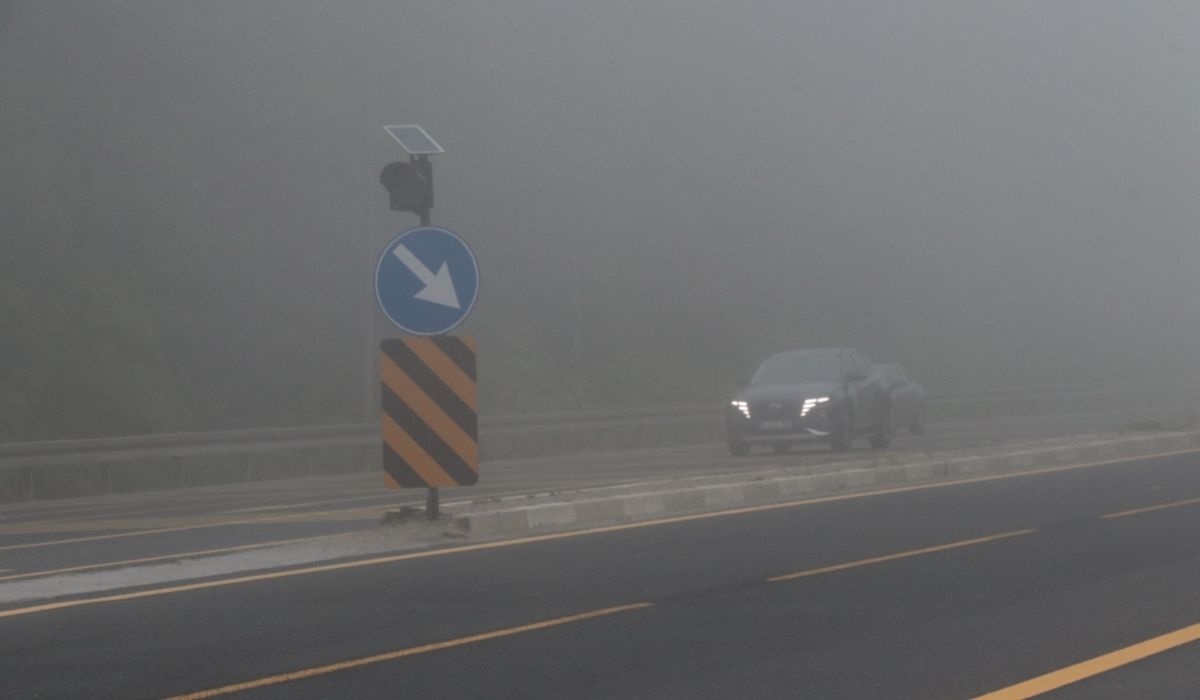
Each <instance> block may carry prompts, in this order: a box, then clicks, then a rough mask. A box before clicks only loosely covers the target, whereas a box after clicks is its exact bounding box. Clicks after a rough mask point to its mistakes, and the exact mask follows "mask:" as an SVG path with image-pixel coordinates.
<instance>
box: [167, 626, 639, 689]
mask: <svg viewBox="0 0 1200 700" xmlns="http://www.w3.org/2000/svg"><path fill="white" fill-rule="evenodd" d="M649 607H653V604H652V603H631V604H629V605H618V606H616V607H612V608H603V609H601V610H592V611H590V612H585V613H579V614H577V615H568V616H566V617H556V618H554V619H552V620H542V621H540V622H534V623H531V624H528V625H520V626H517V627H508V628H505V629H499V630H493V631H491V632H484V633H482V634H474V635H471V636H469V637H459V638H458V639H449V640H446V641H444V642H434V643H433V644H423V645H421V646H416V647H409V648H407V649H399V650H397V651H392V652H388V653H386V654H376V655H374V656H366V657H363V658H361V659H353V660H350V661H340V662H338V663H333V664H327V665H324V666H315V667H313V668H306V669H303V670H300V671H293V672H291V673H281V674H279V675H277V676H268V677H266V678H259V679H258V680H253V681H246V682H244V683H233V684H231V685H225V686H221V687H220V688H212V689H210V690H202V691H200V692H198V693H188V694H187V695H176V696H174V697H172V698H170V699H169V700H204V699H205V698H215V697H219V696H221V695H229V694H231V693H240V692H243V691H246V690H254V689H256V688H262V687H265V686H269V685H279V684H280V683H290V682H292V681H298V680H303V679H305V678H312V677H314V676H323V675H326V674H329V673H336V672H338V671H345V670H348V669H352V668H358V667H360V666H369V665H371V664H378V663H383V662H386V661H395V660H396V659H403V658H405V657H407V656H416V655H418V654H428V653H429V652H431V651H441V650H442V649H452V648H454V647H461V646H466V645H468V644H478V643H479V642H486V641H488V640H492V639H500V638H502V637H511V636H514V635H518V634H525V633H527V632H536V631H538V630H544V629H548V628H550V627H558V626H561V625H568V624H571V623H573V622H584V621H586V620H594V619H596V618H598V617H607V616H609V615H616V614H618V613H623V612H629V611H631V610H644V609H645V608H649Z"/></svg>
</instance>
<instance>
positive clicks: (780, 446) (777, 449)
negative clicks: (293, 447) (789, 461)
mask: <svg viewBox="0 0 1200 700" xmlns="http://www.w3.org/2000/svg"><path fill="white" fill-rule="evenodd" d="M791 449H792V446H791V445H789V444H787V443H786V442H777V443H775V444H773V445H771V451H772V452H774V453H775V454H777V455H785V454H787V453H788V452H789V451H791Z"/></svg>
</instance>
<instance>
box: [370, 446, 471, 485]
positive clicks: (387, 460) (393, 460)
mask: <svg viewBox="0 0 1200 700" xmlns="http://www.w3.org/2000/svg"><path fill="white" fill-rule="evenodd" d="M429 471H430V472H431V474H430V477H429V478H432V479H440V478H441V474H442V472H441V471H438V470H436V469H434V470H429ZM383 473H384V474H385V475H387V476H390V477H392V481H393V483H395V484H396V488H397V489H415V488H423V487H425V486H454V484H441V483H430V482H429V479H427V478H426V477H424V476H421V474H420V473H419V472H418V471H417V470H416V469H414V468H413V466H412V465H411V464H409V463H408V460H406V459H404V458H403V457H401V456H400V454H399V453H398V452H396V450H394V449H392V446H391V445H389V444H387V443H386V442H385V443H383Z"/></svg>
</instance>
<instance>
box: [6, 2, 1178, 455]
mask: <svg viewBox="0 0 1200 700" xmlns="http://www.w3.org/2000/svg"><path fill="white" fill-rule="evenodd" d="M1197 26H1200V6H1197V5H1196V4H1195V3H1192V2H1176V3H1169V2H1157V3H1144V2H1107V1H1105V2H1101V1H1099V0H1096V1H1091V2H1058V3H1046V2H1005V3H983V2H978V3H967V2H958V1H949V0H947V1H945V2H932V1H930V2H924V1H922V2H916V1H910V2H904V3H889V2H874V3H866V2H862V3H858V2H843V1H837V2H824V3H812V2H804V3H796V2H785V1H783V0H779V1H777V2H766V1H763V2H744V3H716V2H696V1H686V2H685V1H684V0H669V1H665V2H658V3H653V4H648V3H643V2H632V1H613V2H605V3H583V2H577V3H563V2H550V1H549V0H544V1H536V0H487V1H486V2H485V1H483V0H472V1H467V0H461V1H443V2H437V3H405V2H400V3H394V2H383V1H382V0H371V1H369V2H358V1H347V2H339V3H327V2H316V1H315V0H272V1H265V0H238V1H236V2H235V1H232V0H230V1H225V2H203V3H200V2H179V1H174V0H148V1H144V2H108V3H89V2H83V1H82V0H72V1H69V2H68V1H59V2H52V3H47V2H33V1H32V0H29V1H15V2H2V1H0V148H2V152H3V153H4V154H5V157H4V158H3V159H0V212H2V214H0V216H2V217H3V218H0V221H2V222H3V230H2V236H3V237H2V239H0V240H2V243H0V295H2V298H3V300H4V303H3V307H2V308H0V338H2V339H3V342H2V343H0V440H18V439H41V438H48V437H68V436H75V435H95V434H121V433H135V432H150V431H155V430H192V429H195V430H199V429H207V428H216V427H257V426H265V425H288V424H314V423H332V422H348V421H362V420H368V419H369V418H370V416H371V415H372V412H371V410H369V409H370V407H371V402H370V398H369V389H370V387H371V386H373V383H374V379H373V378H372V377H371V376H370V375H369V372H368V369H369V367H370V366H371V363H372V358H373V356H374V350H373V348H374V346H375V344H376V343H377V341H378V339H379V338H381V337H387V336H391V335H396V334H398V331H394V330H393V329H389V327H388V326H387V322H386V320H384V319H383V318H382V316H381V315H379V314H378V313H377V312H376V311H375V309H374V299H373V297H372V296H371V295H370V294H371V292H370V290H371V287H370V284H371V281H370V277H369V276H370V271H371V267H372V264H373V259H374V257H375V255H377V254H378V252H379V250H380V249H381V248H382V246H383V245H384V244H385V243H386V242H387V241H388V240H389V239H390V238H391V237H392V236H394V235H395V234H396V233H399V232H400V231H402V230H404V229H406V228H408V227H410V226H413V225H415V224H416V219H415V217H413V216H411V215H408V214H402V213H395V212H390V211H388V208H387V197H386V194H385V192H384V191H383V189H382V188H381V187H380V186H379V184H378V182H377V179H376V178H377V176H378V172H379V170H380V168H382V167H383V166H384V165H386V164H387V163H388V162H390V161H392V160H397V159H400V158H401V155H402V154H401V151H400V150H399V149H398V148H397V146H396V144H395V143H394V142H392V141H391V140H390V139H389V138H388V137H387V135H386V134H385V133H384V131H383V129H382V126H383V125H384V124H392V123H417V124H421V125H423V126H424V127H425V128H426V129H428V130H429V132H430V133H431V134H432V135H433V136H434V137H435V138H436V139H438V141H440V142H441V143H442V145H443V146H445V147H446V150H447V153H446V154H445V155H442V156H437V157H436V160H435V168H436V187H437V191H436V206H435V209H434V211H433V221H434V223H436V224H438V225H442V226H446V227H449V228H451V229H453V230H455V231H456V232H458V233H460V234H461V235H462V236H463V237H464V238H465V239H467V240H468V241H469V242H470V243H471V245H472V246H473V247H474V248H475V251H476V253H477V255H478V257H479V259H480V263H481V267H482V285H481V293H480V301H479V303H478V305H477V306H476V308H475V310H474V313H473V315H472V316H471V318H470V319H469V320H468V321H467V323H466V324H464V326H462V328H461V329H460V330H461V331H462V332H464V333H470V334H473V335H476V336H477V337H478V342H479V348H480V369H481V382H482V384H481V402H482V404H483V407H484V410H485V411H486V412H490V413H511V412H521V411H539V410H552V409H558V408H577V407H603V406H625V405H672V404H684V403H696V402H706V401H707V402H716V401H720V400H724V399H725V398H727V392H729V391H730V390H731V389H732V388H733V387H734V386H735V385H736V384H737V383H739V382H740V381H742V380H744V379H745V378H746V377H747V376H748V375H749V373H750V371H751V370H752V369H753V367H754V365H755V364H756V363H757V361H758V360H760V359H761V358H762V357H764V356H766V355H767V354H770V353H771V352H774V351H777V350H780V349H784V348H789V347H808V346H841V345H845V346H851V347H856V348H858V349H861V350H862V351H864V352H866V353H867V354H868V355H870V356H871V357H872V358H873V359H876V360H879V361H887V360H890V361H896V362H900V363H903V364H904V365H906V366H907V367H908V368H909V369H910V373H911V374H912V375H913V376H914V377H915V378H917V379H919V380H921V381H923V382H924V383H925V384H926V385H927V386H928V387H929V388H930V389H931V390H934V391H936V390H953V389H967V388H979V387H1001V386H1037V385H1064V384H1087V383H1093V382H1138V381H1147V380H1150V379H1157V380H1170V379H1171V378H1173V377H1177V376H1181V375H1184V374H1191V373H1194V370H1195V367H1196V366H1197V360H1200V323H1198V321H1200V319H1198V315H1200V314H1198V309H1200V306H1198V304H1197V300H1198V299H1200V281H1198V276H1197V275H1196V274H1195V273H1194V270H1195V269H1196V268H1197V266H1198V264H1200V243H1198V242H1197V237H1196V232H1195V224H1196V222H1197V221H1198V220H1200V217H1198V214H1200V196H1198V195H1200V138H1198V137H1200V48H1197V46H1198V45H1197V43H1196V41H1195V36H1194V35H1195V31H1194V30H1195V27H1197ZM576 333H578V334H579V337H580V338H582V341H583V342H582V344H581V347H580V348H578V352H577V349H576V347H575V342H574V340H575V338H576Z"/></svg>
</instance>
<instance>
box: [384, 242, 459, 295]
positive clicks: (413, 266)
mask: <svg viewBox="0 0 1200 700" xmlns="http://www.w3.org/2000/svg"><path fill="white" fill-rule="evenodd" d="M392 255H395V256H396V259H397V260H399V261H400V262H401V263H403V264H404V266H405V267H407V268H408V269H409V270H410V271H411V272H412V273H413V274H414V275H416V276H417V279H419V280H421V284H423V285H425V287H424V288H423V289H422V290H421V291H419V292H417V293H416V295H415V296H416V298H418V299H421V300H422V301H428V302H430V303H433V304H441V305H442V306H449V307H450V308H452V309H460V308H462V306H461V305H460V304H459V303H458V292H456V291H454V280H453V279H451V278H450V270H449V268H447V267H446V263H444V262H443V263H442V267H441V268H440V269H439V270H438V271H437V274H436V275H435V274H434V273H433V272H432V271H431V270H430V269H429V268H428V267H425V263H423V262H421V260H420V258H418V257H417V256H416V255H413V252H412V251H411V250H409V249H408V248H406V247H405V246H404V244H403V243H400V244H398V245H397V246H396V247H395V249H393V250H392Z"/></svg>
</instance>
